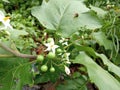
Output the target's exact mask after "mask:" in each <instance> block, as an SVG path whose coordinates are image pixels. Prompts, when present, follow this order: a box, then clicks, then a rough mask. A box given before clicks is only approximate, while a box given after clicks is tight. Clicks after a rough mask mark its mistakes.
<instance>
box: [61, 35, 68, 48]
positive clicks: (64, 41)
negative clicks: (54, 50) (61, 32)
mask: <svg viewBox="0 0 120 90" xmlns="http://www.w3.org/2000/svg"><path fill="white" fill-rule="evenodd" d="M67 41H68V39H65V38H63V37H62V38H61V40H59V42H60V43H62V45H66V46H67V45H68V42H67Z"/></svg>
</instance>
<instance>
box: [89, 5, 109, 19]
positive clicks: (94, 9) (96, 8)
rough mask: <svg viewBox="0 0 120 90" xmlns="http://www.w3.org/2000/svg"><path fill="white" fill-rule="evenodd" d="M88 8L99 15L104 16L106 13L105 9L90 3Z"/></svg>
mask: <svg viewBox="0 0 120 90" xmlns="http://www.w3.org/2000/svg"><path fill="white" fill-rule="evenodd" d="M90 8H91V9H92V10H93V11H95V12H96V13H97V15H98V16H99V17H104V16H105V15H106V14H107V11H105V10H103V9H101V8H99V7H95V6H92V5H90Z"/></svg>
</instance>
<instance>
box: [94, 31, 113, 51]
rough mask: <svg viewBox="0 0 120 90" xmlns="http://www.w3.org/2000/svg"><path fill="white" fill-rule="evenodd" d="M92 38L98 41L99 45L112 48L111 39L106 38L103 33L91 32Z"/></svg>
mask: <svg viewBox="0 0 120 90" xmlns="http://www.w3.org/2000/svg"><path fill="white" fill-rule="evenodd" d="M92 36H93V38H94V39H95V40H96V41H97V43H99V44H100V45H101V46H104V47H105V49H112V48H113V44H112V41H110V40H108V39H107V37H106V35H105V33H103V32H101V31H99V32H94V33H92Z"/></svg>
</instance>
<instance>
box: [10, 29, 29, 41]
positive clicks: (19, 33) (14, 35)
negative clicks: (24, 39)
mask: <svg viewBox="0 0 120 90" xmlns="http://www.w3.org/2000/svg"><path fill="white" fill-rule="evenodd" d="M9 32H10V36H11V38H12V39H18V37H19V36H22V35H28V33H27V32H26V31H25V30H16V29H14V30H9Z"/></svg>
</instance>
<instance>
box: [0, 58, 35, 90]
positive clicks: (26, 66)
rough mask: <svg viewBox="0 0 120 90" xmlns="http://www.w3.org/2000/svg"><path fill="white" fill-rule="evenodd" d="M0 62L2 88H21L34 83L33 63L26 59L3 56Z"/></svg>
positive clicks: (9, 89) (8, 89)
mask: <svg viewBox="0 0 120 90" xmlns="http://www.w3.org/2000/svg"><path fill="white" fill-rule="evenodd" d="M0 62H1V63H0V68H1V70H0V85H1V87H0V90H13V89H14V90H21V89H22V87H23V86H24V85H26V84H31V85H32V84H33V80H32V76H33V75H32V71H31V64H30V63H28V62H27V61H26V60H25V59H20V58H9V59H8V58H3V59H0ZM8 68H9V69H8Z"/></svg>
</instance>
